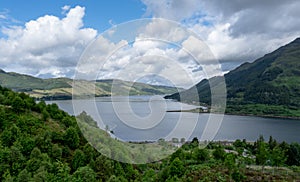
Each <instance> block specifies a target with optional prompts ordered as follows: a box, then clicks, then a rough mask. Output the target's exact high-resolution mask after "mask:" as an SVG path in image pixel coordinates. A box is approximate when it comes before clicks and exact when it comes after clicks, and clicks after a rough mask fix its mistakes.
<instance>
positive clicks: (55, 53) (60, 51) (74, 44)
mask: <svg viewBox="0 0 300 182" xmlns="http://www.w3.org/2000/svg"><path fill="white" fill-rule="evenodd" d="M63 9H67V7H65V8H63ZM84 14H85V8H83V7H80V6H76V7H74V8H72V9H70V10H69V11H68V12H67V14H66V16H65V17H64V18H62V19H60V18H58V17H56V16H52V15H45V16H42V17H39V18H38V19H36V20H31V21H29V22H27V23H26V24H25V26H24V27H21V26H13V27H6V28H3V29H2V33H3V34H5V35H6V36H7V38H1V39H0V47H1V50H0V55H1V58H2V59H1V60H0V66H1V68H3V69H5V70H7V71H16V72H21V73H26V74H31V75H36V76H39V75H47V74H49V73H50V72H51V74H52V75H49V76H71V75H68V73H69V72H68V71H67V70H68V69H70V68H74V67H75V66H76V64H77V61H78V59H79V56H80V54H81V52H82V51H83V50H84V48H85V47H86V45H87V44H88V43H89V42H90V41H91V40H93V39H94V38H95V37H96V35H97V31H96V30H94V29H91V28H83V21H82V18H83V17H84ZM47 70H56V71H47ZM57 70H59V71H57ZM64 70H65V71H64Z"/></svg>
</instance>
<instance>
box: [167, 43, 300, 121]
mask: <svg viewBox="0 0 300 182" xmlns="http://www.w3.org/2000/svg"><path fill="white" fill-rule="evenodd" d="M216 80H218V78H217V77H215V78H211V79H210V80H209V81H208V80H202V81H201V82H199V83H198V84H197V85H195V87H194V88H196V89H197V90H198V95H199V98H200V101H201V102H203V103H206V104H208V105H209V104H210V102H211V101H210V94H211V93H210V84H211V86H215V85H216V84H214V83H217V82H216ZM225 81H226V87H227V112H228V113H239V114H255V115H272V116H292V117H300V38H298V39H296V40H294V41H293V42H291V43H289V44H287V45H285V46H283V47H281V48H279V49H277V50H275V51H274V52H272V53H270V54H267V55H265V56H263V57H262V58H259V59H257V60H256V61H254V62H253V63H244V64H242V65H241V66H239V67H238V68H236V69H235V70H232V71H230V72H229V73H227V74H226V75H225ZM190 93H191V91H189V90H187V91H183V92H181V95H182V98H180V96H179V94H178V93H175V94H173V95H170V96H167V97H166V98H170V99H177V100H181V101H184V102H191V101H192V100H194V99H195V98H194V97H195V96H191V94H190Z"/></svg>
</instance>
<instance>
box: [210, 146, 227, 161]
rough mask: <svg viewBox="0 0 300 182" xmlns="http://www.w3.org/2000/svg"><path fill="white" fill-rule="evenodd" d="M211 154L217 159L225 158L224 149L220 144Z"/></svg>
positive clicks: (222, 159)
mask: <svg viewBox="0 0 300 182" xmlns="http://www.w3.org/2000/svg"><path fill="white" fill-rule="evenodd" d="M213 156H214V158H215V159H217V160H221V161H224V159H225V151H224V149H223V148H222V147H221V146H219V147H217V148H216V149H215V150H214V151H213Z"/></svg>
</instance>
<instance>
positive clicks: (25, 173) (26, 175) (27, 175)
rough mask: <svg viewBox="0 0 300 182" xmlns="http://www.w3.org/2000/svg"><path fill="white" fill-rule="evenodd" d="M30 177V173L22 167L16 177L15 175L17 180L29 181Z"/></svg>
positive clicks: (18, 181)
mask: <svg viewBox="0 0 300 182" xmlns="http://www.w3.org/2000/svg"><path fill="white" fill-rule="evenodd" d="M30 178H31V174H30V173H29V172H28V171H27V169H23V170H22V171H21V172H20V173H19V175H18V177H17V180H16V181H17V182H27V181H30Z"/></svg>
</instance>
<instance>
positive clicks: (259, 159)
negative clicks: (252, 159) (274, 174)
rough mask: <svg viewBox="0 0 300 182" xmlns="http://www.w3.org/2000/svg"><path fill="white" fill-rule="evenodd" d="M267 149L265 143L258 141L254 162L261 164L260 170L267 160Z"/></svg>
mask: <svg viewBox="0 0 300 182" xmlns="http://www.w3.org/2000/svg"><path fill="white" fill-rule="evenodd" d="M268 154H269V152H268V149H267V146H266V143H265V142H263V141H259V142H258V147H257V153H256V164H258V165H262V171H264V167H265V165H266V163H267V160H268Z"/></svg>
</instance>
